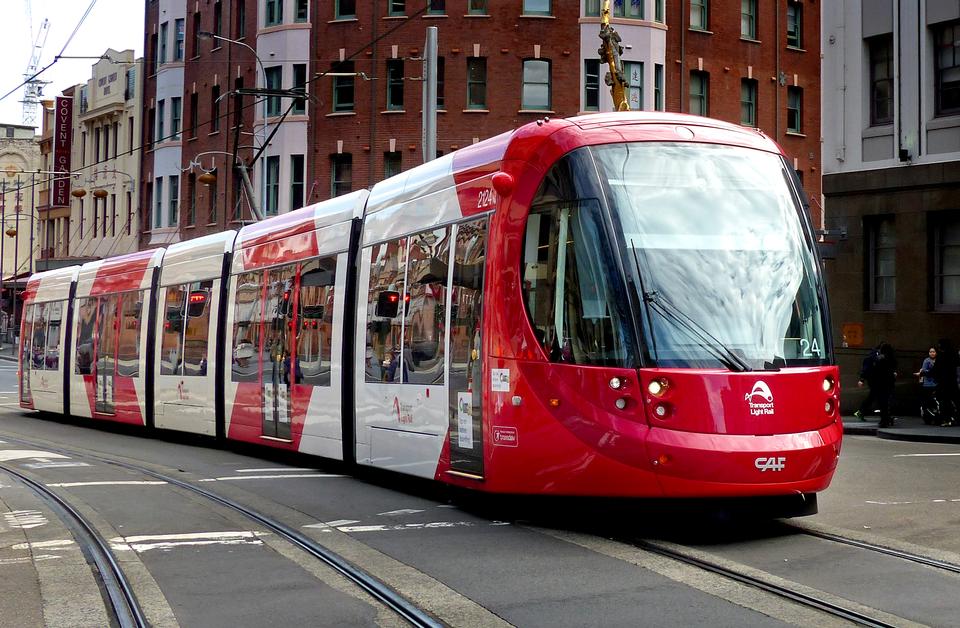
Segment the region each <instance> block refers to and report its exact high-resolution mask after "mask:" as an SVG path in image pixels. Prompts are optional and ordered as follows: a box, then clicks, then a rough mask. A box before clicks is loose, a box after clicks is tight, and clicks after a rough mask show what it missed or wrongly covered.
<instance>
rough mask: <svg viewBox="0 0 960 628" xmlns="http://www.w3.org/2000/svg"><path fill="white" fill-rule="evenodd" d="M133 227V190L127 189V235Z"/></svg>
mask: <svg viewBox="0 0 960 628" xmlns="http://www.w3.org/2000/svg"><path fill="white" fill-rule="evenodd" d="M132 228H133V192H130V191H129V190H128V191H127V235H130V230H131V229H132Z"/></svg>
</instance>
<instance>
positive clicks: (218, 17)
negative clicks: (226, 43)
mask: <svg viewBox="0 0 960 628" xmlns="http://www.w3.org/2000/svg"><path fill="white" fill-rule="evenodd" d="M213 34H214V35H217V36H220V35H223V5H222V4H221V3H220V0H217V1H216V2H214V3H213ZM214 47H216V44H215V45H214Z"/></svg>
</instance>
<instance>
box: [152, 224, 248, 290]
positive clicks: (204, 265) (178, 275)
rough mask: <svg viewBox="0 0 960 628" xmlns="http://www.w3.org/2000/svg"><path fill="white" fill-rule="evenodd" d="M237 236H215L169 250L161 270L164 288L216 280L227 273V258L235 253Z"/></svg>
mask: <svg viewBox="0 0 960 628" xmlns="http://www.w3.org/2000/svg"><path fill="white" fill-rule="evenodd" d="M236 238H237V232H236V231H233V230H229V231H221V232H219V233H211V234H209V235H205V236H202V237H199V238H193V239H192V240H185V241H183V242H177V243H176V244H171V245H170V246H168V247H167V251H166V253H164V255H163V265H162V266H161V267H160V285H163V286H169V285H173V284H181V283H188V282H193V281H204V280H207V279H216V278H218V277H220V275H221V273H222V272H223V256H224V254H226V253H230V252H232V251H233V245H234V242H235V240H236Z"/></svg>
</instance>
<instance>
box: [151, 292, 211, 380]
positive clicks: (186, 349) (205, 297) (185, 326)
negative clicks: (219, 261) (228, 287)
mask: <svg viewBox="0 0 960 628" xmlns="http://www.w3.org/2000/svg"><path fill="white" fill-rule="evenodd" d="M212 290H213V281H209V280H208V281H200V282H196V281H195V282H192V283H186V284H181V285H179V286H170V287H168V288H167V296H166V301H165V304H164V317H165V320H164V323H163V343H162V345H161V354H160V374H161V375H182V376H184V377H190V376H203V375H206V374H207V345H208V344H209V337H210V293H211V291H212Z"/></svg>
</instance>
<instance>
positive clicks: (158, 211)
mask: <svg viewBox="0 0 960 628" xmlns="http://www.w3.org/2000/svg"><path fill="white" fill-rule="evenodd" d="M153 207H154V209H153V226H154V228H160V227H162V226H163V177H157V182H156V184H154V186H153ZM93 215H94V216H96V215H97V210H96V207H94V210H93ZM93 230H94V233H96V230H97V228H96V226H94V228H93Z"/></svg>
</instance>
